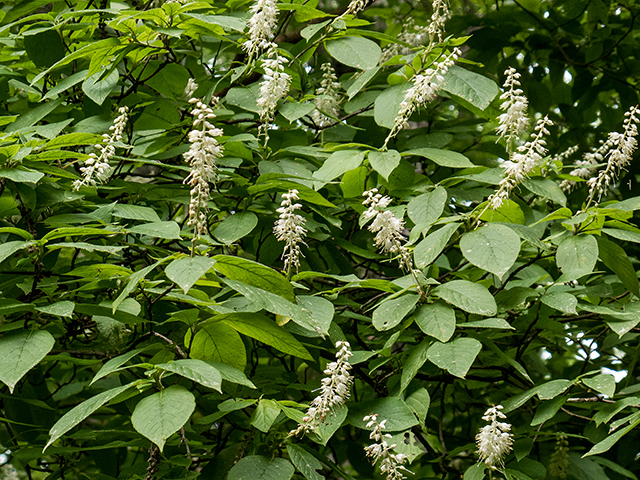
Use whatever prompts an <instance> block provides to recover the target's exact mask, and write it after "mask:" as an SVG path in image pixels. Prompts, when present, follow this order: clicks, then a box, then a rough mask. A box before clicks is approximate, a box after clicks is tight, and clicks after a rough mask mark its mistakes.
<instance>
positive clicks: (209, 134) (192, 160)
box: [183, 97, 224, 242]
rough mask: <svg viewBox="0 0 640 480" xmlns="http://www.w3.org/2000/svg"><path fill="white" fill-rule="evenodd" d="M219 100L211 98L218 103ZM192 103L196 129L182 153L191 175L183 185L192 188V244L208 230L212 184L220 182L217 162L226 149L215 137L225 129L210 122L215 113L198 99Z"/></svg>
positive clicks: (190, 220)
mask: <svg viewBox="0 0 640 480" xmlns="http://www.w3.org/2000/svg"><path fill="white" fill-rule="evenodd" d="M217 100H218V99H217V98H215V97H214V98H212V101H213V102H216V101H217ZM189 103H192V104H194V103H195V105H196V108H194V109H193V111H192V114H193V130H191V131H190V132H189V142H191V147H190V148H189V150H188V151H187V152H186V153H184V154H183V157H184V159H185V160H186V161H187V162H188V163H189V165H191V172H190V173H189V175H188V176H187V178H185V179H184V182H183V183H188V184H189V185H190V186H191V202H190V204H189V221H188V222H187V225H189V226H193V235H194V236H193V241H194V242H195V240H196V239H198V238H200V236H201V235H202V234H204V233H206V231H207V215H206V214H207V210H208V206H207V201H208V200H209V195H210V191H209V183H213V182H215V181H216V180H217V178H218V175H217V173H216V170H217V168H218V167H217V164H216V159H217V158H219V157H222V151H223V150H224V148H223V147H222V145H220V144H219V143H218V140H216V137H219V136H221V135H222V133H223V132H222V130H221V129H219V128H216V127H214V126H213V124H212V123H211V122H210V121H209V120H212V119H213V118H215V114H214V113H213V110H212V109H211V107H209V106H208V105H205V104H204V103H202V101H201V100H200V99H198V98H192V99H190V100H189Z"/></svg>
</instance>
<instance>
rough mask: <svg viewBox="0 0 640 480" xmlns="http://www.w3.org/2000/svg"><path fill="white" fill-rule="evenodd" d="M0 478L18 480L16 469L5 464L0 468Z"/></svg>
mask: <svg viewBox="0 0 640 480" xmlns="http://www.w3.org/2000/svg"><path fill="white" fill-rule="evenodd" d="M0 478H2V480H20V477H19V476H18V472H17V470H16V467H14V466H13V465H11V464H10V463H5V464H4V465H2V467H0Z"/></svg>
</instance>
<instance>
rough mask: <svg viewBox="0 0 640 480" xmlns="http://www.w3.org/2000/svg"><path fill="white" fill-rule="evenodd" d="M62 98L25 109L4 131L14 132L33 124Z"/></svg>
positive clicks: (52, 108)
mask: <svg viewBox="0 0 640 480" xmlns="http://www.w3.org/2000/svg"><path fill="white" fill-rule="evenodd" d="M63 100H64V99H62V98H59V99H57V100H53V101H51V102H47V103H41V104H40V105H38V106H37V107H35V108H30V109H28V110H26V113H23V114H21V115H20V117H18V119H17V120H16V121H15V122H13V123H12V124H10V125H9V126H8V127H7V128H6V129H5V131H6V132H15V131H18V130H22V129H25V128H29V127H31V126H33V125H35V124H36V123H38V122H39V121H40V120H42V119H43V118H44V117H46V116H47V115H49V114H50V113H51V112H53V111H54V110H55V109H56V108H57V107H58V106H59V105H61V104H62V101H63Z"/></svg>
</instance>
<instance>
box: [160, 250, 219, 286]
mask: <svg viewBox="0 0 640 480" xmlns="http://www.w3.org/2000/svg"><path fill="white" fill-rule="evenodd" d="M215 263H216V261H215V260H214V259H213V258H208V257H183V258H179V259H177V260H174V261H173V262H171V263H170V264H169V265H167V268H165V270H164V273H165V274H166V275H167V277H169V279H170V280H171V281H172V282H174V283H176V284H178V286H179V287H180V288H182V291H183V292H184V293H185V294H186V293H188V292H189V290H190V289H191V287H193V286H194V285H195V283H196V282H197V281H198V280H200V278H201V277H202V276H203V275H204V274H205V273H207V272H208V271H209V269H210V268H211V267H213V265H214V264H215Z"/></svg>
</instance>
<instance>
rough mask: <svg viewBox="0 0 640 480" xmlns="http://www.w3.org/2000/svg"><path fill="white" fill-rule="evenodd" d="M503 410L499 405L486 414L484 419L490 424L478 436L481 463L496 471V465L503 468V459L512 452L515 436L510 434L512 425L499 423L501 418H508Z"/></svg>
mask: <svg viewBox="0 0 640 480" xmlns="http://www.w3.org/2000/svg"><path fill="white" fill-rule="evenodd" d="M502 408H503V407H502V405H497V406H494V407H491V408H490V409H489V410H487V411H486V412H485V414H484V416H483V417H482V419H483V420H484V421H486V422H490V423H489V425H485V426H484V427H482V428H481V429H480V433H478V435H476V442H477V445H478V455H480V461H481V462H484V463H486V464H487V465H489V466H490V467H491V468H492V469H494V470H495V469H496V465H498V466H502V459H503V458H504V456H505V455H507V454H508V453H509V452H510V451H511V444H512V443H513V434H511V433H509V430H511V425H510V424H508V423H506V422H500V421H498V419H499V418H501V419H504V418H507V416H506V415H505V414H504V413H502V412H501V411H500V410H502Z"/></svg>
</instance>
